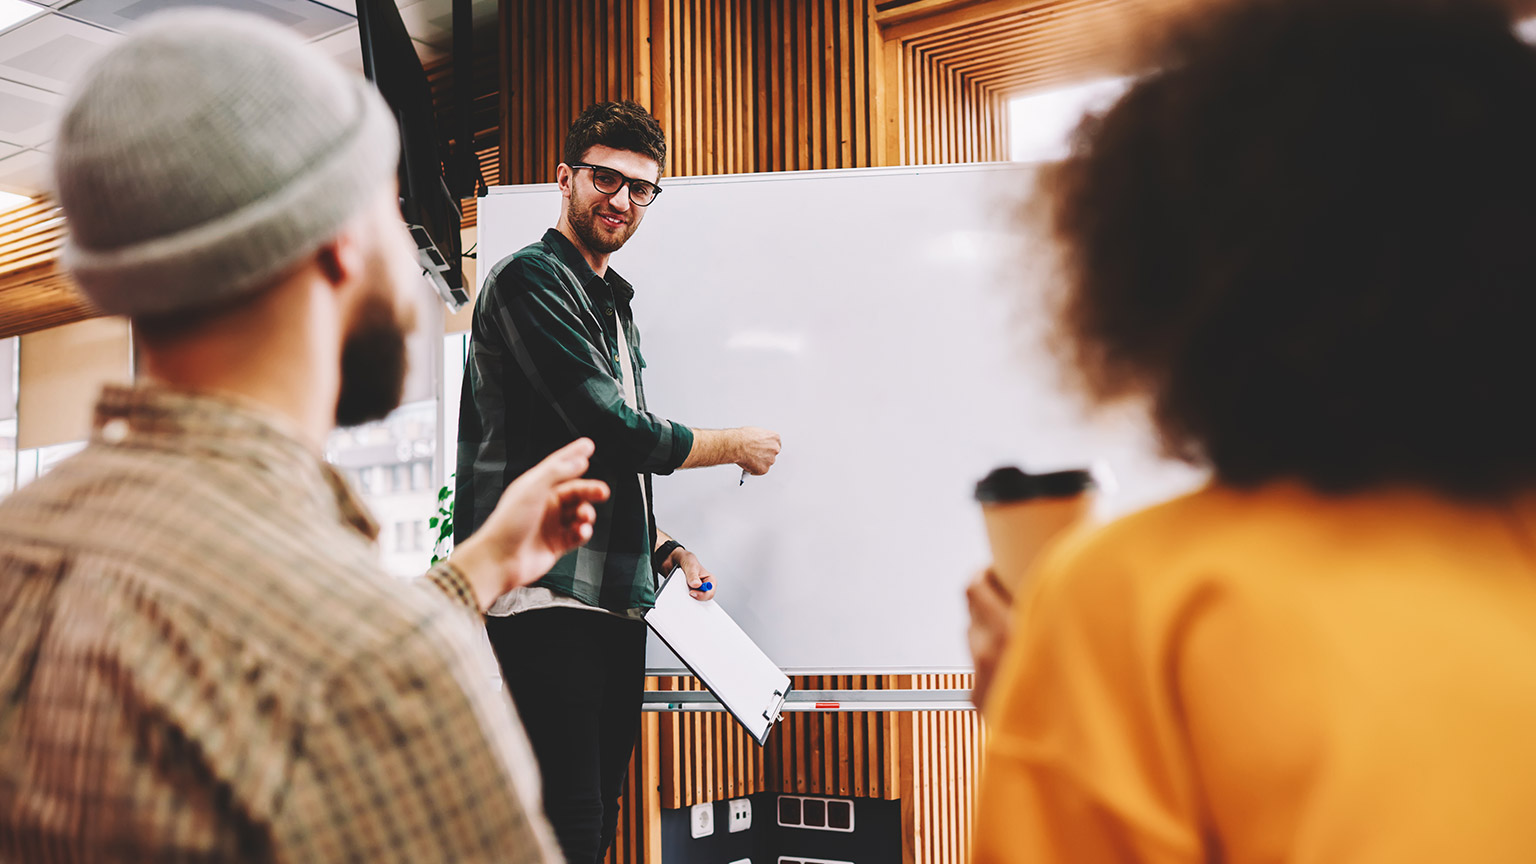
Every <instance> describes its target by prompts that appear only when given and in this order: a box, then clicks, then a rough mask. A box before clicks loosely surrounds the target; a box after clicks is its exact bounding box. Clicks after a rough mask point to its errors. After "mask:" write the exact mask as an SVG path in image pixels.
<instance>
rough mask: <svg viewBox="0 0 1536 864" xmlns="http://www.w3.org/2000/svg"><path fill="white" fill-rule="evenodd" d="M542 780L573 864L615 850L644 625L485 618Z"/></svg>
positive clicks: (575, 615) (604, 619)
mask: <svg viewBox="0 0 1536 864" xmlns="http://www.w3.org/2000/svg"><path fill="white" fill-rule="evenodd" d="M485 629H486V631H487V633H488V634H489V635H490V638H491V647H492V648H494V649H495V651H496V659H497V660H498V661H499V662H500V663H501V674H502V677H503V678H505V679H506V682H507V687H508V688H509V689H510V690H511V693H512V701H513V703H514V704H516V705H517V713H518V715H519V716H520V717H521V718H522V721H523V727H524V728H525V729H526V730H527V731H528V739H529V740H530V741H531V742H532V743H533V752H534V755H535V756H536V757H537V758H538V761H539V771H540V772H541V773H542V774H543V776H544V811H545V813H546V815H548V817H549V821H550V823H551V824H552V825H553V826H554V829H555V836H556V837H557V838H558V839H559V841H560V848H561V850H562V851H563V852H564V853H565V860H566V861H567V862H568V864H597V862H600V861H602V858H603V855H604V854H606V853H607V851H608V846H609V845H610V844H611V843H613V835H614V832H615V830H616V829H617V826H618V819H619V794H620V792H621V791H622V790H623V786H624V775H625V771H626V770H627V769H628V767H629V757H630V754H631V753H632V752H633V751H634V749H635V739H636V737H637V736H638V734H639V730H640V702H641V700H642V699H643V698H644V696H645V624H644V622H641V621H628V620H625V619H622V618H619V617H617V616H614V615H608V614H605V613H602V612H592V611H587V610H584V609H561V608H558V607H557V608H551V609H535V610H532V611H529V612H523V613H521V614H518V615H513V616H510V617H506V618H497V617H490V618H486V619H485Z"/></svg>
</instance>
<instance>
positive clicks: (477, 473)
mask: <svg viewBox="0 0 1536 864" xmlns="http://www.w3.org/2000/svg"><path fill="white" fill-rule="evenodd" d="M634 294H635V291H634V288H632V287H631V286H630V284H629V283H628V282H626V281H624V279H623V278H622V277H620V276H619V275H618V274H617V273H615V272H613V270H611V269H610V270H609V271H608V274H607V278H606V279H605V278H603V277H599V276H598V275H597V274H596V273H594V272H592V268H591V267H590V266H588V265H587V262H586V259H584V258H582V256H581V253H580V252H579V251H578V250H577V249H576V247H575V246H574V245H572V243H571V242H570V241H569V240H567V239H566V238H565V237H564V236H563V235H562V234H561V233H560V232H559V231H556V230H554V229H553V228H551V229H550V230H549V231H546V232H545V234H544V237H543V239H542V240H540V241H539V242H537V243H534V244H532V245H530V246H527V247H525V248H523V249H522V250H520V251H518V252H517V253H516V254H514V255H512V256H511V257H509V258H507V259H505V260H503V261H501V262H500V263H498V264H497V265H496V266H495V268H493V269H492V270H491V271H490V273H489V274H488V275H487V278H486V281H485V288H484V289H483V290H482V291H481V292H480V297H479V299H478V300H476V301H475V314H474V323H473V325H472V326H473V329H472V331H471V336H470V347H469V362H468V365H467V368H466V370H465V374H464V392H463V397H462V400H461V402H460V407H459V458H458V480H457V484H456V495H455V498H454V535H455V540H462V539H463V538H465V537H468V536H469V535H470V534H471V533H473V532H474V531H475V529H477V528H479V527H480V525H481V523H483V522H484V521H485V519H486V517H487V516H489V515H490V512H491V510H492V509H493V508H494V507H495V506H496V502H497V500H498V499H499V498H500V497H501V493H502V491H503V490H504V489H506V488H507V485H508V484H509V483H511V482H512V481H513V480H514V479H516V478H517V476H518V475H519V474H521V473H523V472H524V471H527V470H528V469H529V468H532V467H533V466H534V465H535V464H537V463H538V461H539V460H540V459H543V458H544V457H545V456H547V455H549V454H550V453H551V452H553V451H554V450H556V449H558V448H560V447H562V446H564V445H565V444H567V443H569V442H571V441H573V440H575V439H576V438H579V437H581V436H583V435H585V436H587V437H589V438H591V439H592V440H593V441H594V442H595V443H596V444H597V452H596V453H595V454H594V455H593V457H592V466H591V470H590V471H589V473H588V475H587V476H589V477H594V478H597V479H599V480H603V481H605V482H607V484H608V486H609V488H610V489H611V490H612V493H613V494H612V497H611V498H610V499H609V500H608V501H607V502H606V503H604V504H602V505H599V507H598V514H597V525H596V526H595V528H594V531H593V536H592V540H591V542H589V543H587V545H585V546H583V547H581V548H580V549H577V550H576V551H574V552H572V553H570V554H568V555H566V556H565V557H564V558H562V559H561V560H560V562H559V563H558V564H556V565H555V567H554V569H553V570H551V571H550V572H549V575H547V576H545V577H544V578H543V579H541V580H540V581H539V582H537V583H536V584H538V585H542V586H544V587H546V588H550V589H552V590H554V591H558V592H560V593H562V594H567V595H570V596H572V597H575V598H577V599H578V600H581V601H582V602H584V603H586V604H588V605H590V606H598V607H601V608H604V609H608V610H610V611H613V612H621V613H622V612H624V611H625V610H627V609H635V608H639V609H647V608H650V607H651V606H654V605H655V603H656V594H655V585H654V577H653V576H652V572H651V551H652V549H653V548H654V547H655V538H656V533H655V531H656V528H655V522H654V521H653V519H652V517H651V513H650V508H649V507H648V506H647V502H648V501H650V500H651V494H650V475H651V474H670V473H672V471H674V470H675V469H677V467H678V466H680V465H682V463H683V460H685V459H687V458H688V453H689V451H690V450H692V449H693V432H692V431H690V430H689V429H688V427H686V426H683V425H682V424H680V423H673V422H671V421H669V420H664V419H662V418H660V417H658V416H656V415H654V414H651V413H649V412H647V411H646V406H645V388H644V386H643V383H642V381H641V370H642V369H644V367H645V358H644V357H643V356H641V353H640V332H639V331H638V330H637V329H635V322H634V317H633V315H632V314H631V311H630V301H631V299H632V298H633V297H634ZM618 327H623V328H624V338H625V340H626V341H627V342H628V344H629V350H630V358H631V368H633V369H634V373H635V396H636V401H637V409H638V410H631V409H630V408H629V406H627V405H626V404H625V403H624V393H623V384H622V378H621V377H620V375H621V370H620V366H619V341H618V329H617V328H618ZM639 475H643V479H642V477H641V476H639ZM642 483H643V484H644V494H643V495H642V485H641V484H642Z"/></svg>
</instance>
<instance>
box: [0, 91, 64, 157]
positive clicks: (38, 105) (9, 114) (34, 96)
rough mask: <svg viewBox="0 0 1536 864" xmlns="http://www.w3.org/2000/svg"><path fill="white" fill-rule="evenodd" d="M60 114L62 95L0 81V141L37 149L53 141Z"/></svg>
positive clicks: (62, 101) (62, 103) (62, 108)
mask: <svg viewBox="0 0 1536 864" xmlns="http://www.w3.org/2000/svg"><path fill="white" fill-rule="evenodd" d="M63 112H64V97H63V96H60V95H58V94H57V93H49V92H48V91H47V90H39V89H37V88H36V87H28V86H26V85H25V84H14V83H12V82H10V81H4V80H0V141H9V142H10V143H12V144H20V145H21V146H23V147H36V146H37V145H39V144H42V143H43V142H44V141H48V140H51V139H52V138H53V135H54V131H55V130H56V128H57V127H58V123H59V115H60V114H62V113H63Z"/></svg>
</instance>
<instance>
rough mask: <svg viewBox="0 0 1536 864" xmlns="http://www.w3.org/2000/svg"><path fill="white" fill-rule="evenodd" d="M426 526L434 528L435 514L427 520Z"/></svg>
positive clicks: (435, 525)
mask: <svg viewBox="0 0 1536 864" xmlns="http://www.w3.org/2000/svg"><path fill="white" fill-rule="evenodd" d="M427 527H428V528H436V527H437V517H436V516H433V517H432V518H431V519H428V520H427Z"/></svg>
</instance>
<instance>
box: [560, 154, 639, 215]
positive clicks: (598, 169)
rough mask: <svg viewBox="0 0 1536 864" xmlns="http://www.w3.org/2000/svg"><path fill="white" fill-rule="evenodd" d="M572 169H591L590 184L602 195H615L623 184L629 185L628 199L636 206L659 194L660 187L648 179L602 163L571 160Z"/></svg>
mask: <svg viewBox="0 0 1536 864" xmlns="http://www.w3.org/2000/svg"><path fill="white" fill-rule="evenodd" d="M570 168H571V170H572V171H574V170H576V169H577V168H590V169H592V186H593V187H594V188H596V189H597V191H599V192H601V193H603V194H604V195H617V194H619V189H620V188H621V187H623V186H624V185H626V184H628V186H629V200H630V201H633V202H634V204H635V206H636V207H645V206H647V205H649V204H650V203H651V202H652V201H655V200H656V196H657V195H660V194H661V187H660V186H657V185H656V184H655V183H652V182H650V181H649V180H636V179H635V178H633V177H625V176H624V175H623V174H620V173H619V172H617V171H615V170H613V169H612V168H608V167H605V166H603V165H588V164H586V163H585V162H573V163H571V165H570Z"/></svg>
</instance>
